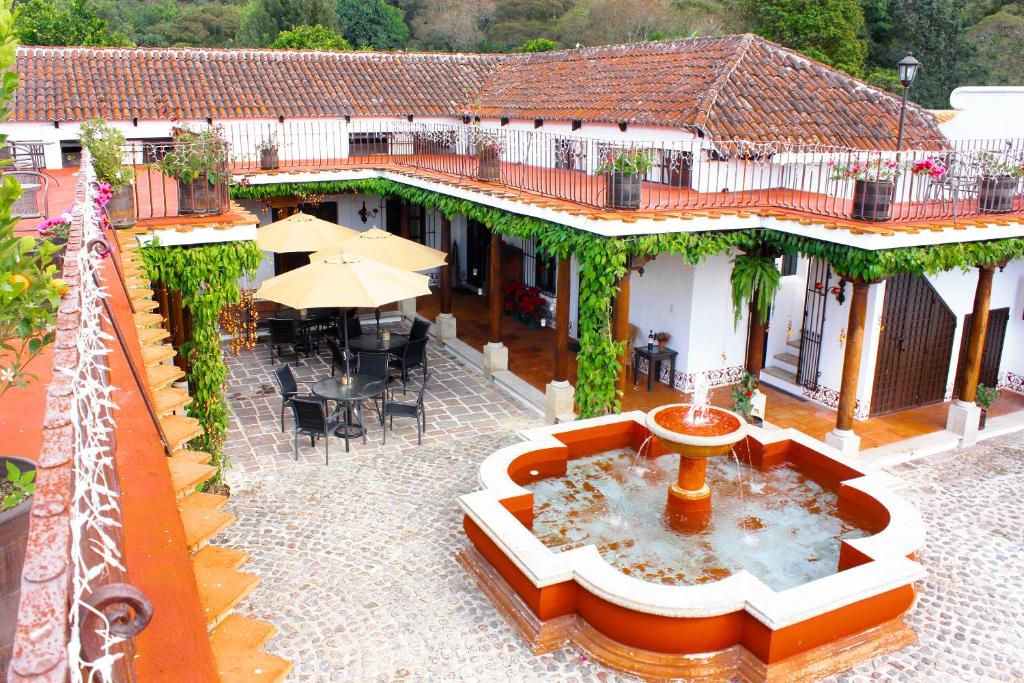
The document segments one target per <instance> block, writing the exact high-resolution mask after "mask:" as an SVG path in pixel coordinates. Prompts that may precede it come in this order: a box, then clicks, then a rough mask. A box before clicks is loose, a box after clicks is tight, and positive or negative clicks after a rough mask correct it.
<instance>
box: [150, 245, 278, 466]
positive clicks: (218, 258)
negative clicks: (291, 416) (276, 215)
mask: <svg viewBox="0 0 1024 683" xmlns="http://www.w3.org/2000/svg"><path fill="white" fill-rule="evenodd" d="M142 258H143V261H144V263H145V266H146V273H147V275H148V276H149V278H150V279H151V280H152V281H154V282H161V283H163V284H165V285H167V286H168V287H170V288H172V289H176V290H178V291H180V292H181V297H182V299H181V300H182V305H184V306H185V307H186V308H187V309H188V310H189V312H190V313H191V314H192V338H191V339H190V340H189V341H187V342H186V343H185V344H183V345H182V348H181V349H179V352H180V353H182V354H184V356H185V357H186V358H187V359H188V367H189V371H188V382H189V386H190V388H191V390H192V403H190V404H189V405H188V407H187V408H186V411H187V412H188V414H189V415H190V416H192V417H194V418H196V419H197V420H199V423H200V425H202V428H203V434H202V436H198V437H196V438H195V439H193V440H192V442H190V444H189V445H190V446H191V447H192V448H194V449H196V450H200V451H205V452H207V453H209V454H210V455H211V456H212V460H211V464H212V465H214V466H215V467H217V469H218V472H217V475H216V477H215V478H214V479H212V480H211V482H210V483H211V484H212V485H217V484H219V483H220V481H221V474H222V470H223V467H224V466H225V465H227V464H228V463H227V462H226V458H225V456H224V453H223V451H222V446H223V443H224V435H225V434H226V433H227V428H228V406H227V401H226V399H225V396H224V383H225V381H226V380H227V374H228V371H227V367H226V366H225V365H224V355H223V353H222V351H221V346H220V331H219V329H218V326H217V320H218V318H219V317H220V314H221V311H222V309H223V308H224V307H225V306H227V305H229V304H236V303H238V301H239V299H240V296H241V292H240V290H239V282H238V281H239V278H241V277H242V276H243V275H251V274H252V273H253V272H255V270H256V268H257V267H258V266H259V264H260V261H261V260H262V258H263V252H262V251H260V249H259V248H258V247H257V246H256V244H255V242H224V243H220V244H204V245H197V246H191V247H162V246H159V245H158V244H155V242H154V243H153V244H150V245H149V246H147V247H145V248H144V249H142Z"/></svg>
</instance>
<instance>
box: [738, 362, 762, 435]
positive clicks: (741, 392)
mask: <svg viewBox="0 0 1024 683" xmlns="http://www.w3.org/2000/svg"><path fill="white" fill-rule="evenodd" d="M757 386H758V381H757V377H755V376H754V375H752V374H750V373H749V372H744V373H743V377H741V378H740V381H739V382H737V383H736V384H734V385H732V393H731V397H732V411H733V412H734V413H737V414H739V415H742V416H743V419H744V420H746V421H747V422H753V421H754V418H753V416H752V413H753V410H754V394H756V393H757ZM761 422H762V421H761V420H760V418H757V422H756V424H760V423H761Z"/></svg>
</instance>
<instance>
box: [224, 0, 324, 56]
mask: <svg viewBox="0 0 1024 683" xmlns="http://www.w3.org/2000/svg"><path fill="white" fill-rule="evenodd" d="M317 24H320V25H322V26H326V27H327V28H336V27H337V26H338V13H337V11H336V10H335V8H334V5H333V4H332V1H331V0H249V3H248V4H247V5H246V6H245V9H244V10H243V11H242V21H241V25H240V26H239V29H238V39H237V40H238V43H239V44H240V45H249V46H252V47H266V46H268V45H270V44H271V43H273V42H274V40H275V39H276V38H277V34H278V33H280V32H281V31H287V30H288V29H292V28H295V27H296V26H316V25H317Z"/></svg>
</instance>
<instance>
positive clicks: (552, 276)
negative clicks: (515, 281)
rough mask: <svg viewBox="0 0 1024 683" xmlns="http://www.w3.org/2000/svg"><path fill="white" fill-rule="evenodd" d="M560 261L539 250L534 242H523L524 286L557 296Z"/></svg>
mask: <svg viewBox="0 0 1024 683" xmlns="http://www.w3.org/2000/svg"><path fill="white" fill-rule="evenodd" d="M557 267H558V261H557V260H556V259H555V257H554V256H548V255H547V254H545V253H544V252H543V251H541V250H539V249H538V248H537V243H536V242H534V241H533V240H529V241H526V242H523V284H524V285H526V286H528V287H536V288H537V289H539V290H540V291H541V292H542V293H544V294H547V295H548V296H555V287H556V283H555V280H556V273H557Z"/></svg>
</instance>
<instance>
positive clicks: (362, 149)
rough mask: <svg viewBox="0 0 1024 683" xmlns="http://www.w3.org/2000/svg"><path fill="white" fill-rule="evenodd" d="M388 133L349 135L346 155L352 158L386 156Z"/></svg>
mask: <svg viewBox="0 0 1024 683" xmlns="http://www.w3.org/2000/svg"><path fill="white" fill-rule="evenodd" d="M389 138H390V136H389V134H388V133H349V134H348V154H349V156H353V157H362V156H370V155H372V154H387V153H388V140H389Z"/></svg>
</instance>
